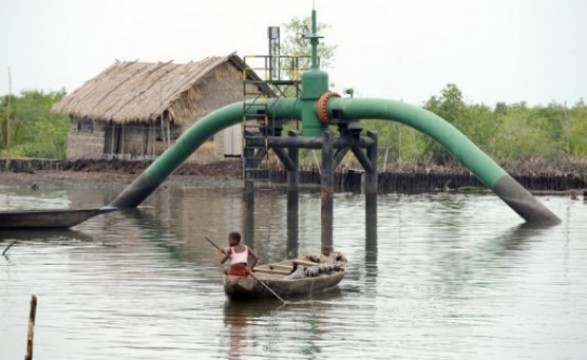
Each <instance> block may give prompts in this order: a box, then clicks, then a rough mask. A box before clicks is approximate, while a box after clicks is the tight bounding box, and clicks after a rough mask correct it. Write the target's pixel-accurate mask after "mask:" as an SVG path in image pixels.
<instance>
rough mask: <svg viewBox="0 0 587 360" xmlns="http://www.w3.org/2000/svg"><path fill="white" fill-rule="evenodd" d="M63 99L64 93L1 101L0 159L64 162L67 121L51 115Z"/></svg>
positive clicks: (31, 94)
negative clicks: (52, 108)
mask: <svg viewBox="0 0 587 360" xmlns="http://www.w3.org/2000/svg"><path fill="white" fill-rule="evenodd" d="M64 96H65V90H61V91H55V92H48V93H44V92H43V91H23V92H22V93H21V94H20V96H16V95H4V96H2V97H0V157H5V158H47V159H63V158H65V151H66V149H67V129H68V128H69V119H68V117H67V116H66V115H61V114H57V113H54V112H52V111H51V106H53V104H55V103H56V102H58V101H59V100H61V99H62V98H63V97H64Z"/></svg>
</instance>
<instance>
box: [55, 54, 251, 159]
mask: <svg viewBox="0 0 587 360" xmlns="http://www.w3.org/2000/svg"><path fill="white" fill-rule="evenodd" d="M245 68H246V64H245V63H244V61H243V60H242V59H241V58H240V57H239V56H237V55H235V54H234V53H233V54H230V55H228V56H223V57H222V56H216V57H208V58H205V59H203V60H201V61H198V62H190V63H187V64H175V63H172V62H164V63H163V62H159V63H144V62H138V61H132V62H120V61H117V62H116V63H114V64H113V65H111V66H110V67H108V68H107V69H106V70H104V71H102V72H101V73H100V74H98V75H97V76H96V77H94V78H93V79H90V80H88V81H86V82H85V83H84V84H83V85H82V86H81V87H80V88H78V89H77V90H75V91H74V92H72V93H71V94H70V95H68V96H67V97H65V98H64V99H63V100H62V101H60V102H59V103H57V104H55V105H54V106H53V111H56V112H60V113H64V114H68V115H69V116H70V118H71V127H70V132H69V139H68V140H69V143H68V158H80V157H85V158H87V157H90V158H96V157H102V158H103V157H123V158H141V159H143V158H153V157H156V156H157V155H158V154H160V153H161V152H162V151H163V150H164V149H165V148H166V147H169V146H170V144H171V143H172V142H173V139H174V138H177V137H178V136H179V134H180V133H181V132H183V130H185V129H186V128H187V127H189V126H191V124H193V123H194V122H195V121H197V119H199V118H201V117H202V116H204V115H206V114H208V113H209V112H211V111H213V110H215V109H217V108H219V107H221V106H224V105H227V104H230V103H233V102H235V101H239V100H242V99H243V82H242V80H243V75H242V74H243V70H244V69H245ZM246 73H247V76H248V77H250V78H252V79H253V80H260V78H259V77H258V76H257V75H256V74H255V73H254V72H253V71H252V70H248V71H247V72H246ZM232 132H233V135H234V136H236V137H237V139H235V140H234V141H236V142H238V144H239V147H240V144H241V139H240V138H238V136H237V135H236V134H237V131H236V130H232ZM238 132H240V130H239V131H238ZM89 134H92V135H89ZM80 136H81V138H79V137H80ZM90 136H92V138H89V137H90ZM215 138H216V136H215ZM100 140H101V141H100ZM157 141H159V142H160V144H157ZM224 142H226V141H222V143H224ZM158 145H160V146H158ZM216 147H217V148H221V147H223V145H222V144H221V141H218V144H217V146H216ZM217 150H218V151H216V152H217V153H218V154H217V155H218V156H220V153H221V152H222V151H220V149H217ZM233 152H234V150H233ZM239 154H240V153H239ZM224 155H226V153H225V154H224ZM229 155H230V154H229ZM232 155H235V154H232ZM236 155H238V154H236ZM212 160H213V159H212ZM206 161H209V160H206Z"/></svg>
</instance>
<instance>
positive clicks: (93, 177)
mask: <svg viewBox="0 0 587 360" xmlns="http://www.w3.org/2000/svg"><path fill="white" fill-rule="evenodd" d="M149 164H150V162H140V161H121V160H74V161H70V160H40V159H23V160H20V159H19V160H14V159H12V160H7V159H0V186H5V187H6V186H10V187H13V186H17V187H34V186H39V185H41V184H42V185H44V186H45V187H52V188H60V187H61V188H63V187H88V186H91V187H98V186H99V187H116V188H124V187H125V186H126V185H128V184H130V183H131V182H132V181H133V180H134V179H135V178H136V177H137V176H138V175H139V174H140V173H142V172H143V171H144V170H145V169H146V168H147V167H148V166H149ZM501 166H502V167H503V168H504V169H505V170H506V171H508V173H510V174H511V175H512V176H514V178H516V180H517V181H518V182H520V184H522V186H524V187H525V188H527V189H529V190H533V191H566V190H570V189H585V188H587V160H577V159H573V160H570V159H562V160H559V161H556V162H553V161H544V160H535V159H533V160H527V161H523V162H522V161H517V162H511V163H508V164H501ZM382 170H384V171H382ZM362 174H363V171H362V170H360V169H348V168H339V169H337V173H336V175H335V188H336V190H337V191H359V190H360V189H361V178H362ZM261 176H262V177H267V174H261ZM268 177H269V179H270V180H271V181H272V182H275V183H285V182H286V173H285V171H283V170H282V169H279V168H275V169H273V170H270V171H269V176H268ZM300 181H301V183H302V184H316V185H319V184H320V172H319V171H318V170H316V169H311V168H302V169H301V172H300ZM166 186H180V187H181V186H186V187H190V186H192V187H212V188H213V187H242V186H243V182H242V162H241V160H240V159H232V160H226V161H222V162H218V163H213V164H191V163H189V164H183V165H182V166H181V167H180V168H178V169H177V170H176V171H175V172H174V174H173V175H171V176H170V177H169V178H168V181H167V182H166ZM467 187H484V185H483V184H481V183H480V182H479V180H477V178H476V177H475V176H474V175H473V174H472V173H471V172H470V171H469V170H468V169H466V168H464V167H462V166H461V165H460V164H458V163H453V164H450V165H447V166H436V165H430V164H395V165H392V166H390V165H388V166H387V167H386V168H385V169H380V173H379V188H380V191H381V192H424V191H436V190H457V189H463V188H467Z"/></svg>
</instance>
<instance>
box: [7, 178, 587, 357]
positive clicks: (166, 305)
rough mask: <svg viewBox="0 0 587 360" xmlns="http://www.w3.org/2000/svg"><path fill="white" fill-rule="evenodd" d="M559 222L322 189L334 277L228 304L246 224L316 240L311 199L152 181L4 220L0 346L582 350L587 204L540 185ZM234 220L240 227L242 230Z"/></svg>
mask: <svg viewBox="0 0 587 360" xmlns="http://www.w3.org/2000/svg"><path fill="white" fill-rule="evenodd" d="M116 193H117V191H115V190H105V189H70V190H67V191H63V190H60V191H53V190H45V191H43V190H37V191H33V190H15V189H9V188H0V209H27V208H28V209H31V208H68V207H72V208H82V207H94V206H101V205H103V204H106V203H107V202H108V200H110V199H112V198H113V197H114V196H115V195H116ZM539 200H540V201H542V202H543V203H544V204H545V205H546V206H547V207H548V208H549V209H551V210H552V211H553V212H554V213H555V214H557V215H558V216H559V217H560V218H561V219H562V220H563V222H562V224H560V225H558V226H555V227H551V228H546V229H537V228H531V227H527V226H524V225H523V220H522V219H521V218H520V217H519V216H518V215H517V214H515V213H514V212H513V211H512V210H511V209H510V208H509V207H507V206H506V205H505V204H504V203H503V202H502V201H501V200H500V199H499V198H497V197H496V196H495V195H493V194H447V193H439V194H418V195H405V194H384V195H380V196H379V197H378V199H377V216H376V221H374V220H373V218H371V220H369V218H368V217H367V216H366V211H365V198H364V197H363V196H362V195H360V194H352V193H338V194H336V195H335V198H334V220H333V229H332V233H333V240H334V245H335V248H336V249H338V250H341V251H342V252H343V253H344V254H345V256H346V257H347V258H348V259H349V261H350V268H349V271H348V274H347V276H346V277H345V279H344V280H343V281H342V282H341V283H340V284H339V286H338V287H337V288H335V289H334V290H331V291H327V292H325V293H322V294H319V295H315V296H313V297H311V298H303V299H296V300H294V301H292V302H289V303H288V304H287V305H285V306H280V303H279V302H278V301H265V302H257V303H251V304H235V303H231V302H228V301H227V300H226V299H225V296H224V293H223V289H222V285H221V280H222V266H221V265H220V264H219V261H218V260H219V256H218V253H217V251H215V250H214V249H213V248H212V247H211V246H210V244H208V243H207V242H206V241H205V239H204V237H205V236H208V237H210V238H211V239H214V240H216V242H217V243H220V244H225V243H226V235H227V234H228V233H229V232H230V231H233V230H239V231H244V232H245V233H246V234H247V242H248V243H249V245H251V246H252V247H254V248H255V250H256V252H257V253H258V254H259V255H260V258H261V263H263V262H269V261H274V260H278V259H282V258H284V257H287V255H288V254H289V255H294V254H296V253H299V254H300V255H301V254H310V253H316V252H318V250H319V247H320V241H321V240H320V222H321V217H320V198H319V194H318V193H316V192H313V191H307V192H303V193H301V194H300V197H299V213H298V215H297V217H295V218H296V219H295V221H294V222H292V221H291V214H289V213H288V211H287V196H286V194H284V193H283V192H281V191H279V190H259V191H258V192H257V193H256V196H255V204H254V211H248V212H247V211H246V209H247V207H246V206H243V196H242V193H241V191H240V190H237V189H195V188H191V189H178V188H164V189H162V190H158V191H156V192H155V193H154V194H153V195H151V197H149V198H148V199H147V201H146V202H145V203H144V204H143V205H142V206H141V208H139V209H136V210H132V211H123V212H115V213H111V214H106V215H101V216H98V217H96V218H93V219H90V220H88V221H86V222H85V223H82V224H80V225H78V226H76V227H75V228H74V229H73V230H72V231H54V232H46V231H41V232H2V233H0V250H4V249H5V248H6V247H7V246H8V245H9V244H10V243H12V241H13V239H19V241H18V242H17V243H16V244H15V245H14V246H13V247H11V248H10V249H9V250H8V251H7V253H6V256H0V359H7V360H8V359H21V358H23V356H24V353H25V349H26V333H27V321H28V320H27V319H28V312H29V301H30V297H31V295H32V294H35V295H36V296H37V298H38V307H37V316H36V328H35V343H34V355H35V358H38V359H43V360H63V359H84V360H94V359H141V360H145V359H187V358H192V359H195V358H197V359H357V358H365V359H434V360H439V359H548V360H551V359H585V357H586V356H587V300H586V299H587V237H586V236H585V234H587V203H584V202H583V201H571V200H569V199H568V198H567V197H566V196H562V195H561V196H555V195H549V196H540V197H539ZM245 229H246V230H245Z"/></svg>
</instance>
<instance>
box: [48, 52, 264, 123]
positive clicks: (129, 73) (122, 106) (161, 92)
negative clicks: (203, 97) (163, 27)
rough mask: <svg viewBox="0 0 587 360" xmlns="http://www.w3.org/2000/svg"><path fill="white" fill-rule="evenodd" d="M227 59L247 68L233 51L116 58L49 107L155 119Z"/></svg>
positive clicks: (93, 115) (118, 118)
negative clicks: (151, 59) (175, 59)
mask: <svg viewBox="0 0 587 360" xmlns="http://www.w3.org/2000/svg"><path fill="white" fill-rule="evenodd" d="M226 62H229V63H231V64H232V65H234V66H235V67H236V68H237V69H239V70H243V69H244V68H245V67H246V64H245V63H244V61H243V60H242V59H241V58H240V57H239V56H237V55H235V54H234V53H233V54H230V55H228V56H224V57H221V56H216V57H208V58H205V59H203V60H201V61H198V62H190V63H188V64H174V63H172V62H165V63H162V62H159V63H143V62H138V61H133V62H119V61H117V62H116V63H115V64H113V65H111V66H110V67H108V68H107V69H106V70H104V71H102V72H101V73H100V74H99V75H98V76H96V77H95V78H93V79H90V80H88V81H86V82H85V83H84V84H83V85H82V86H81V87H80V88H78V89H77V90H75V91H74V92H73V93H71V94H70V95H68V96H67V97H65V98H64V99H63V100H61V101H60V102H58V103H57V104H55V105H54V106H53V109H52V110H53V111H56V112H60V113H63V114H68V115H70V116H73V117H79V118H89V119H95V120H103V121H109V120H112V121H114V122H117V123H127V122H142V121H145V120H149V119H156V118H158V117H159V116H161V115H162V114H163V113H164V112H165V111H166V110H167V109H168V108H169V107H170V106H171V104H172V103H173V102H174V101H175V100H177V99H179V98H180V96H181V95H182V94H183V93H184V92H186V91H188V90H189V89H191V88H192V87H193V86H195V85H197V83H198V81H200V80H202V79H203V78H204V77H205V75H206V74H208V73H209V72H210V71H212V70H213V69H214V68H216V67H217V66H220V65H222V64H224V63H226ZM247 74H248V76H250V77H251V78H252V79H253V80H260V78H259V77H258V76H257V75H256V74H255V73H254V72H253V71H252V70H250V69H249V71H247Z"/></svg>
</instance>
